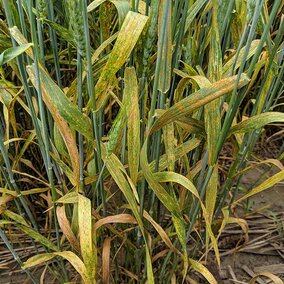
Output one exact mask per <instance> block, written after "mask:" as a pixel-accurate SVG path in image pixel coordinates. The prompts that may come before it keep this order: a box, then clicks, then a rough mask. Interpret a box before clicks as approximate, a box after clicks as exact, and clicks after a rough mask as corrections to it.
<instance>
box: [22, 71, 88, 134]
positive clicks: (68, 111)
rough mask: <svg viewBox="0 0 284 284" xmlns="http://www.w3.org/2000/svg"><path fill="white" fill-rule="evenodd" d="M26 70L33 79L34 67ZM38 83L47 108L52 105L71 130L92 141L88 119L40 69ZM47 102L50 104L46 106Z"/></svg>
mask: <svg viewBox="0 0 284 284" xmlns="http://www.w3.org/2000/svg"><path fill="white" fill-rule="evenodd" d="M27 70H28V73H29V75H30V76H31V77H32V78H34V77H35V67H34V66H28V67H27ZM32 81H33V82H34V81H35V80H34V79H32ZM40 81H41V86H42V90H43V95H44V96H45V98H46V100H45V101H46V103H47V106H48V107H50V104H52V105H53V106H54V108H55V109H56V111H58V113H59V114H60V115H61V116H62V118H64V120H65V121H66V122H67V123H68V124H69V125H70V126H71V127H72V128H73V129H75V130H77V131H78V132H80V133H81V134H82V135H84V136H85V137H87V138H88V139H93V134H92V133H93V131H92V125H91V122H90V120H89V119H88V117H86V116H84V115H83V114H82V113H81V111H80V110H79V108H78V107H77V106H76V105H74V104H73V103H72V102H71V101H69V100H68V98H67V97H66V96H65V94H64V93H63V91H62V90H61V89H60V88H59V87H58V85H57V84H56V83H55V82H54V81H53V80H52V79H51V78H50V76H49V75H48V74H47V73H46V72H45V71H43V70H42V69H40ZM34 83H35V82H34ZM47 100H48V101H49V102H50V104H48V102H47ZM52 113H53V112H52Z"/></svg>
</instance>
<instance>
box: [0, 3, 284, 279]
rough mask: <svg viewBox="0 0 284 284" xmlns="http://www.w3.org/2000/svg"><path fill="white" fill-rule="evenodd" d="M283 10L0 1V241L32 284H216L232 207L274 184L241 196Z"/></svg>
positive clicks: (272, 85) (277, 87) (271, 112)
mask: <svg viewBox="0 0 284 284" xmlns="http://www.w3.org/2000/svg"><path fill="white" fill-rule="evenodd" d="M283 7H284V4H283V1H281V0H273V1H270V0H268V1H264V0H247V1H245V0H235V1H233V0H210V1H206V0H177V1H171V0H160V1H158V0H151V1H150V0H145V1H142V0H131V1H127V0H120V1H108V0H102V1H101V0H93V1H87V0H68V1H67V0H61V1H45V0H38V1H33V0H17V1H15V0H2V1H1V2H0V9H1V10H0V11H1V20H0V52H1V56H0V63H1V80H0V84H1V86H0V150H1V156H0V170H1V175H0V214H1V218H0V238H1V239H2V241H3V244H4V245H5V247H6V248H7V249H8V250H9V251H10V253H11V255H12V256H13V258H14V259H15V260H16V261H17V262H18V264H19V266H20V267H21V268H22V269H23V271H25V272H26V274H27V277H28V278H29V279H30V280H29V281H30V282H31V283H43V282H42V281H44V283H71V282H72V283H86V284H91V283H92V284H93V283H104V284H106V283H149V284H150V283H192V282H190V281H191V280H190V279H191V275H192V273H193V272H194V273H199V274H200V275H201V276H202V277H204V278H205V279H207V281H208V282H209V283H217V280H216V279H215V278H214V275H213V274H212V272H211V271H210V270H209V269H208V268H207V267H206V260H207V255H208V254H209V253H210V254H211V256H210V257H211V258H212V255H214V259H215V261H216V263H217V264H218V265H220V254H219V249H218V238H219V237H220V234H221V233H222V230H223V229H224V228H225V226H226V225H227V224H228V223H236V224H238V225H240V226H241V228H242V230H243V231H244V234H246V233H247V232H246V230H247V227H246V223H245V221H244V220H241V219H239V218H235V217H234V215H233V214H232V212H233V210H234V208H236V207H238V206H240V205H241V204H242V202H243V201H244V200H246V199H247V198H248V197H250V196H252V195H254V194H258V193H260V192H261V191H263V190H268V189H269V188H270V187H272V186H273V185H275V184H277V183H279V182H280V181H281V180H283V179H284V171H283V168H282V170H280V171H278V172H277V173H276V174H275V175H273V176H271V177H269V178H268V179H266V180H265V181H264V182H262V183H260V184H259V185H257V186H256V187H255V188H253V189H252V190H250V191H249V192H247V193H246V194H242V195H240V190H239V189H240V183H241V180H242V176H243V173H245V172H247V171H249V170H250V167H251V165H250V159H251V157H252V154H253V149H254V145H255V144H256V143H257V141H258V140H259V138H260V136H261V135H262V134H263V132H264V131H265V129H266V127H267V125H269V124H272V123H273V124H274V125H275V127H278V128H279V129H278V131H279V133H281V126H282V127H283V122H284V114H283V113H282V112H281V109H282V110H283V78H284V75H283V73H284V71H283V70H284V67H283V66H284V64H283V61H284V58H283V56H284V43H283V36H284V17H283V15H284V14H283V11H284V10H283ZM281 123H282V125H281ZM282 132H283V131H282ZM228 144H229V145H231V147H232V148H233V150H232V155H233V157H232V163H231V164H230V165H229V169H228V170H227V171H226V172H225V173H224V172H223V171H220V156H221V152H222V150H223V149H224V147H225V146H226V145H228ZM276 156H277V157H275V160H276V159H278V162H279V163H280V161H281V159H283V147H281V148H279V152H278V153H277V155H276ZM263 163H265V161H259V162H257V163H256V162H255V163H254V167H258V166H260V165H262V164H263ZM267 163H268V164H269V163H270V162H269V161H267ZM279 163H278V164H279ZM274 164H275V162H274ZM280 168H281V167H280ZM26 244H28V245H29V246H31V247H32V248H33V249H32V250H31V252H32V253H31V255H29V256H28V255H25V256H21V255H19V253H18V252H17V251H18V250H17V248H19V247H22V246H25V245H26ZM38 271H40V274H39V272H38ZM45 278H46V279H47V280H45ZM45 281H50V282H45ZM51 281H54V282H51Z"/></svg>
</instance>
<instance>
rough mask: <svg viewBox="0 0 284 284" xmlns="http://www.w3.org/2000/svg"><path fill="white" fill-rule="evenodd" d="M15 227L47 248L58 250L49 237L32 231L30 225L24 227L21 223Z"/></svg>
mask: <svg viewBox="0 0 284 284" xmlns="http://www.w3.org/2000/svg"><path fill="white" fill-rule="evenodd" d="M17 227H18V228H19V229H20V230H21V231H23V232H25V233H26V234H27V235H28V236H29V237H31V238H32V239H34V240H35V241H37V242H39V243H41V244H42V245H44V246H45V247H47V248H49V249H51V250H53V251H58V248H57V247H56V245H54V244H53V243H52V242H51V241H50V240H49V239H47V238H45V237H44V236H43V235H42V234H40V233H38V232H36V231H34V230H33V229H31V228H30V227H26V226H23V225H17Z"/></svg>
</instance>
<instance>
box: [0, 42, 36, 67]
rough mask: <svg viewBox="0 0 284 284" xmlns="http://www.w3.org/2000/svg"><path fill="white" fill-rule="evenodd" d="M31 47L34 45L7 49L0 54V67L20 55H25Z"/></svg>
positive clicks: (29, 44) (22, 45)
mask: <svg viewBox="0 0 284 284" xmlns="http://www.w3.org/2000/svg"><path fill="white" fill-rule="evenodd" d="M31 46H33V44H32V43H28V44H21V45H19V46H15V47H10V48H7V49H6V50H4V51H3V52H2V53H1V54H0V66H2V65H4V64H5V63H7V62H9V61H11V60H13V59H14V58H16V57H17V56H19V55H20V54H22V53H24V52H25V51H26V50H27V49H28V48H30V47H31Z"/></svg>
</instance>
